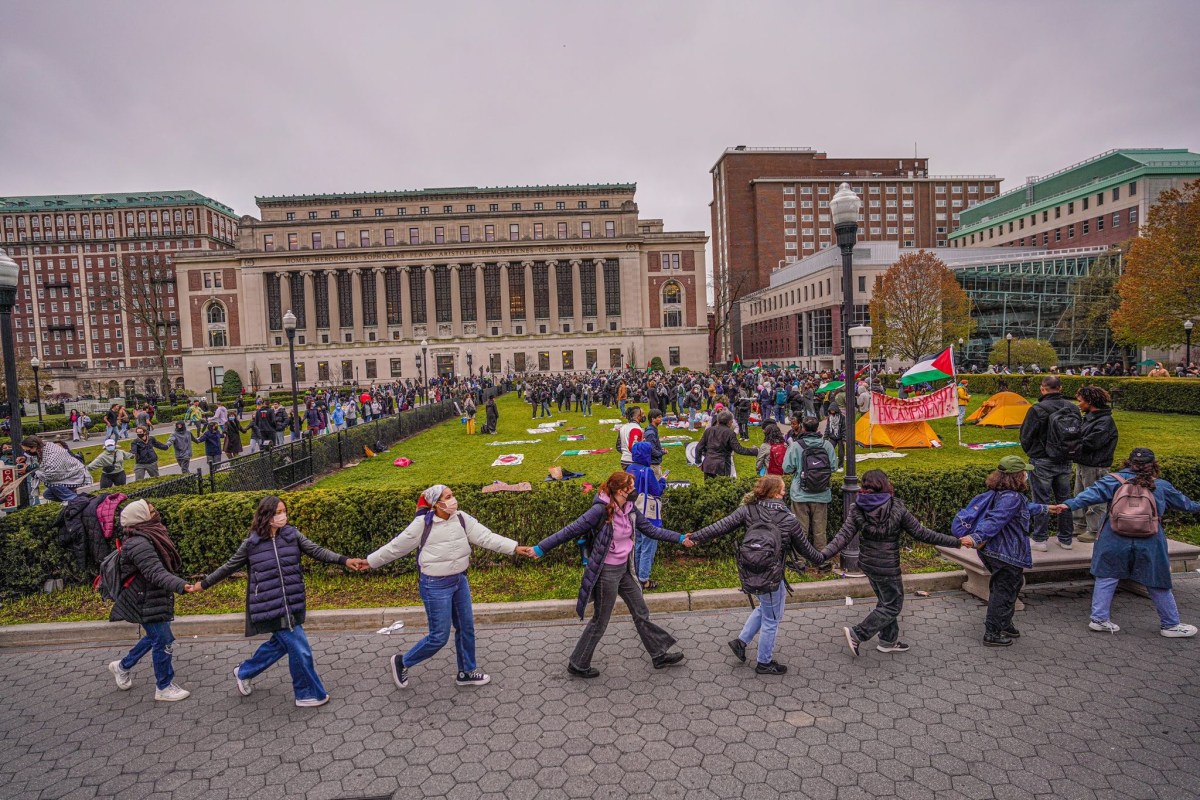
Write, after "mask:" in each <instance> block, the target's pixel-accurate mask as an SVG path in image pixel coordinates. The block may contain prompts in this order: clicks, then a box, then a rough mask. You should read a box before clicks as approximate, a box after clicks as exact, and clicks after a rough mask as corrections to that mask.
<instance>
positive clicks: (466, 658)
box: [367, 483, 533, 689]
mask: <svg viewBox="0 0 1200 800" xmlns="http://www.w3.org/2000/svg"><path fill="white" fill-rule="evenodd" d="M421 497H422V499H423V501H424V503H423V505H424V506H425V507H427V508H428V509H429V510H428V511H427V512H426V513H424V514H419V515H418V516H417V517H416V519H414V520H413V521H412V522H410V523H409V525H408V527H407V528H405V529H404V530H403V531H402V532H401V533H400V535H399V536H397V537H396V538H395V539H392V541H390V542H388V543H387V544H385V545H384V546H383V547H381V548H379V549H378V550H376V551H375V552H374V553H371V555H369V556H367V562H368V563H369V564H370V565H371V569H378V568H379V567H382V566H383V565H384V564H387V563H390V562H392V561H395V560H396V559H397V558H401V557H403V556H406V555H408V554H409V553H411V552H412V551H413V550H417V551H418V553H417V567H418V569H419V570H420V572H421V576H420V582H419V587H420V592H421V600H422V601H423V602H424V603H425V613H426V615H427V616H428V619H429V633H428V634H426V635H425V637H424V638H423V639H421V641H419V642H417V643H416V644H415V645H413V647H412V649H410V650H409V651H408V652H407V653H404V654H400V653H396V654H395V655H393V656H392V680H393V681H395V683H396V686H398V687H399V688H401V689H403V688H405V687H407V686H408V670H409V668H410V667H413V666H416V665H417V664H419V663H421V662H422V661H424V660H426V659H428V658H429V657H431V656H433V655H434V654H435V653H437V652H438V651H439V650H441V649H442V648H443V647H444V646H445V645H446V642H448V641H449V640H450V626H451V624H453V626H454V649H455V652H456V654H457V657H458V676H457V678H456V680H455V682H456V683H457V684H458V685H459V686H482V685H484V684H485V683H488V682H489V681H490V680H491V677H490V676H489V675H487V674H486V673H484V672H483V671H482V670H480V669H478V668H477V667H476V663H475V617H474V615H473V614H472V611H471V587H470V585H469V584H468V583H467V567H468V566H470V562H471V547H472V545H474V546H477V547H483V548H485V549H487V550H494V551H495V552H497V553H502V554H504V555H512V554H513V553H514V552H515V553H517V554H519V555H523V556H529V557H532V556H533V550H532V548H529V547H518V546H517V543H516V541H514V540H512V539H508V538H505V537H503V536H500V535H499V534H496V533H493V532H492V531H490V530H488V528H487V526H486V525H484V524H483V523H481V522H480V521H479V520H477V519H475V518H474V517H472V516H471V515H470V514H467V513H464V512H462V511H459V510H458V500H456V499H455V498H454V492H453V491H451V490H450V488H449V487H448V486H443V485H442V484H440V483H439V484H437V485H434V486H430V487H429V488H428V489H426V490H425V491H424V492H422V493H421Z"/></svg>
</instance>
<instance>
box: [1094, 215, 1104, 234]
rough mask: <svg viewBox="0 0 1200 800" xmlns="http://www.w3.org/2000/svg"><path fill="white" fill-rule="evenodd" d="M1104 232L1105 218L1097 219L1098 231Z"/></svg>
mask: <svg viewBox="0 0 1200 800" xmlns="http://www.w3.org/2000/svg"><path fill="white" fill-rule="evenodd" d="M1102 230H1104V217H1096V231H1097V232H1099V231H1102Z"/></svg>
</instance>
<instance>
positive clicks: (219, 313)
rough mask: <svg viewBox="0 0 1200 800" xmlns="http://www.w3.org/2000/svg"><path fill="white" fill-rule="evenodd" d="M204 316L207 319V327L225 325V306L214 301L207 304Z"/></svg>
mask: <svg viewBox="0 0 1200 800" xmlns="http://www.w3.org/2000/svg"><path fill="white" fill-rule="evenodd" d="M205 316H206V317H207V318H208V324H209V325H216V324H221V325H224V324H225V306H223V305H221V304H220V303H218V302H217V301H216V300H214V301H212V302H211V303H209V304H208V307H207V308H206V309H205Z"/></svg>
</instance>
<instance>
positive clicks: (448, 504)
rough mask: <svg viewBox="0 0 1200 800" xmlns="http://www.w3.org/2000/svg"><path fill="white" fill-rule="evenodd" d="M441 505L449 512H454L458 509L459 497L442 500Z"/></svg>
mask: <svg viewBox="0 0 1200 800" xmlns="http://www.w3.org/2000/svg"><path fill="white" fill-rule="evenodd" d="M439 505H441V507H442V508H443V509H445V511H446V513H447V514H453V513H454V512H455V511H458V498H457V497H451V498H450V499H449V500H442V501H441V502H440V503H439Z"/></svg>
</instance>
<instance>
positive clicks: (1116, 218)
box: [1112, 211, 1121, 228]
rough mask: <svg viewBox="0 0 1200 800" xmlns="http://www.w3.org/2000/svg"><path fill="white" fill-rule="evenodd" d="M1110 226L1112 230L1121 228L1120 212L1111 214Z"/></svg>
mask: <svg viewBox="0 0 1200 800" xmlns="http://www.w3.org/2000/svg"><path fill="white" fill-rule="evenodd" d="M1112 226H1113V227H1114V228H1119V227H1121V212H1120V211H1114V212H1113V216H1112Z"/></svg>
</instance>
